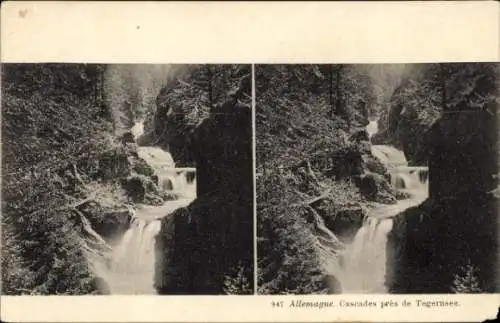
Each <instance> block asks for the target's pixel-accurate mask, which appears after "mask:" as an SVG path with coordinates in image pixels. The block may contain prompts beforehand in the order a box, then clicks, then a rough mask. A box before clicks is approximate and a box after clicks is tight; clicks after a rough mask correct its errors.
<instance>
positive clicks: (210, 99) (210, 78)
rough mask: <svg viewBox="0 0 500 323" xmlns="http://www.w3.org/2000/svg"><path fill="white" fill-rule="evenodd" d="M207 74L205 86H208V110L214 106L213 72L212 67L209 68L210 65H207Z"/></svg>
mask: <svg viewBox="0 0 500 323" xmlns="http://www.w3.org/2000/svg"><path fill="white" fill-rule="evenodd" d="M207 75H208V80H207V86H208V104H209V107H210V110H212V109H213V108H214V94H213V85H212V83H213V82H212V81H213V73H212V69H211V68H210V65H207Z"/></svg>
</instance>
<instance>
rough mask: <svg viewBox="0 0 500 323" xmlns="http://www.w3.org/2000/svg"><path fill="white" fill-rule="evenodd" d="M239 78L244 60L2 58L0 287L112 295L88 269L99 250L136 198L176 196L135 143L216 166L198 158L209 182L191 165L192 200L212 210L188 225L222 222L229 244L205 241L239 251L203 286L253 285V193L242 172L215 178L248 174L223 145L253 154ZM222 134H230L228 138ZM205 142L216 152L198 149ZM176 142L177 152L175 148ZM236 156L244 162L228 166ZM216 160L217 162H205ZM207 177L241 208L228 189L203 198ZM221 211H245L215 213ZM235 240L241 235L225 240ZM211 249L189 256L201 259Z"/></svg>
mask: <svg viewBox="0 0 500 323" xmlns="http://www.w3.org/2000/svg"><path fill="white" fill-rule="evenodd" d="M249 78H250V68H249V66H246V67H245V66H238V65H218V66H215V65H214V66H208V65H189V66H188V65H87V64H4V65H3V66H2V143H3V145H2V146H3V147H2V195H3V196H2V217H1V220H2V223H1V224H2V227H1V228H2V243H1V246H2V248H1V266H2V286H1V288H2V293H3V294H14V295H18V294H34V295H38V294H41V295H46V294H70V295H76V294H90V293H93V294H107V293H110V290H109V286H108V284H107V283H106V281H105V280H104V279H103V277H100V276H99V274H98V273H99V270H98V268H99V267H100V266H102V262H103V259H104V262H105V263H106V262H109V261H111V260H110V258H111V254H112V249H113V247H115V246H116V244H117V242H118V241H119V240H120V239H121V237H122V236H123V234H124V232H125V231H126V230H127V229H128V228H129V226H130V225H131V222H133V217H134V216H135V210H134V209H135V208H136V206H137V205H138V204H141V205H152V206H158V205H162V204H163V203H165V202H166V201H169V200H172V199H175V197H174V196H171V195H170V194H167V193H165V192H164V191H162V190H161V189H160V187H159V182H158V176H157V174H155V171H154V169H153V168H151V167H150V165H148V163H146V162H145V160H143V159H142V158H140V157H139V154H138V147H139V146H140V145H151V146H153V145H154V146H159V147H161V148H164V149H165V150H166V151H167V152H170V153H171V154H172V156H173V158H174V160H175V162H176V163H178V164H180V165H191V166H195V167H198V168H200V166H203V165H200V164H199V163H200V161H208V162H213V163H214V164H213V165H208V166H211V167H212V168H211V169H210V168H209V170H208V174H212V175H214V176H215V179H214V178H208V179H206V178H205V177H206V175H204V174H205V173H206V172H204V171H203V170H201V171H199V172H198V174H197V176H198V177H199V178H198V183H199V185H198V186H199V187H198V189H199V192H198V196H199V197H200V199H199V200H200V201H199V202H198V203H201V202H204V203H202V204H203V205H205V206H206V207H210V208H211V209H212V210H211V211H210V212H208V211H207V214H211V215H212V216H213V217H212V218H211V219H210V221H209V223H208V224H202V225H199V226H197V230H198V231H197V232H198V234H201V235H206V230H209V229H208V226H209V225H211V223H213V222H217V221H224V222H225V223H228V224H230V225H232V228H233V229H234V230H233V231H231V233H229V234H228V235H224V236H223V237H224V238H225V239H226V240H227V239H229V241H231V242H230V243H231V245H220V244H221V243H224V241H216V242H213V243H212V247H213V248H219V250H220V252H226V251H227V252H228V253H229V252H230V251H231V250H232V248H233V249H236V250H237V251H236V252H233V256H231V258H230V260H227V261H225V262H224V263H223V264H219V267H218V268H219V269H221V268H222V269H224V270H223V271H222V272H223V275H224V277H223V278H224V279H225V280H224V279H223V281H222V282H220V283H219V285H221V286H219V288H218V289H217V290H213V292H217V293H248V292H251V291H252V288H253V284H252V283H251V277H252V272H253V269H252V265H251V261H249V259H250V258H251V257H252V255H253V251H252V248H251V246H252V239H251V235H252V227H251V223H252V220H251V214H249V212H250V213H251V209H252V205H251V200H252V198H251V195H249V196H248V193H247V195H245V192H247V191H248V190H250V192H251V191H252V187H251V185H249V184H248V183H252V181H251V180H248V183H243V185H244V186H245V187H242V186H243V185H241V184H240V185H238V184H237V183H236V184H235V183H234V182H232V181H230V180H227V179H226V180H225V181H224V180H223V179H224V178H222V176H228V177H230V178H235V176H236V175H235V174H240V175H241V178H242V179H244V178H245V177H244V176H246V177H248V176H249V175H248V174H249V173H250V176H251V169H250V170H248V168H249V167H248V165H249V164H250V165H251V159H250V160H247V161H246V164H245V163H244V162H242V159H241V156H239V157H240V159H237V158H236V159H234V160H231V159H230V158H231V156H229V155H227V154H225V152H224V149H226V150H228V148H227V147H226V146H228V145H233V146H229V147H233V148H234V151H235V152H236V153H238V152H239V153H240V155H242V156H243V157H245V156H246V159H248V156H247V155H251V154H249V153H247V151H249V150H250V149H251V146H250V142H251V131H250V130H249V129H251V128H250V127H251V123H250V121H249V118H248V117H245V116H248V115H249V113H250V112H249V111H250V108H249V102H250V97H249V95H250V92H251V89H250V87H249V84H250V82H249V81H248V80H249ZM245 80H246V81H245ZM169 111H174V113H173V114H172V113H171V112H170V113H169ZM221 112H224V113H221ZM167 115H168V117H167ZM213 115H216V117H214V118H212V116H213ZM231 116H233V117H231ZM234 116H236V117H234ZM224 117H226V119H227V120H226V121H225V119H224ZM221 118H222V120H221ZM238 118H239V120H240V121H239V122H240V123H239V124H238V127H239V129H233V132H232V134H231V133H230V134H227V133H226V132H225V130H224V129H223V124H224V122H226V123H232V122H233V121H234V119H238ZM141 121H144V124H145V126H144V133H145V134H144V135H143V136H141V137H140V138H137V139H138V140H137V143H136V140H135V139H134V135H133V134H132V133H131V132H130V129H131V128H132V127H133V126H134V124H137V123H138V122H141ZM245 122H246V124H245ZM174 126H175V127H174ZM167 129H168V131H167ZM197 129H198V130H197ZM248 132H250V135H249V134H248ZM196 136H198V137H196ZM232 136H233V137H234V136H236V138H239V139H237V141H236V142H235V141H234V140H233V141H230V140H229V138H231V137H232ZM192 138H195V139H192ZM196 138H198V139H196ZM197 140H198V143H197ZM203 140H205V141H203ZM224 140H226V141H224ZM200 141H202V142H203V144H201V143H199V142H200ZM214 142H215V143H219V144H218V145H217V144H214ZM210 144H212V148H213V149H214V150H213V151H211V152H210V153H211V154H212V156H214V155H215V156H216V157H217V158H211V157H210V156H208V155H207V151H203V150H202V149H201V148H203V145H205V146H206V147H210ZM184 146H185V147H188V148H187V149H184V150H185V151H186V153H185V154H184V153H183V151H184V150H182V149H179V147H184ZM221 149H222V150H221ZM242 152H244V153H242ZM245 154H246V155H245ZM200 156H202V157H200ZM235 160H237V161H238V162H240V163H242V164H241V165H236V166H234V164H235ZM244 160H245V159H243V161H244ZM231 165H233V166H231ZM218 167H219V168H218ZM220 168H222V170H223V171H219V172H216V171H215V170H217V169H220ZM214 169H215V170H214ZM238 172H239V173H238ZM214 180H216V181H219V182H220V183H221V185H218V186H216V187H218V188H219V191H218V192H216V193H217V194H219V195H224V192H226V190H227V191H229V194H228V196H229V195H230V194H233V195H234V193H239V192H241V197H240V199H239V200H238V199H236V201H240V202H241V203H240V208H241V209H239V210H236V209H235V208H236V206H234V203H235V202H232V201H231V200H230V199H229V198H228V199H226V200H224V201H221V202H220V204H216V202H215V199H214V200H210V199H208V198H204V195H206V194H208V193H210V192H205V191H209V190H208V189H206V188H207V187H214V185H213V181H214ZM224 183H226V184H227V185H224ZM234 185H236V186H234ZM212 191H213V190H212ZM219 195H217V196H219ZM231 196H232V195H231ZM224 202H226V205H225V204H223V203H224ZM214 203H215V205H214ZM236 203H237V202H236ZM196 205H198V204H196ZM193 207H195V206H193ZM249 210H250V211H249ZM180 212H184V213H186V212H187V213H189V212H190V211H189V210H183V211H181V210H180ZM235 212H238V214H235ZM219 213H220V214H221V215H220V216H221V217H222V216H225V217H226V218H227V217H230V218H231V219H233V218H234V217H237V218H238V217H240V216H241V217H242V219H243V220H242V221H239V222H238V221H235V220H232V221H227V219H225V220H220V219H217V216H218V214H219ZM247 218H248V219H247ZM203 225H204V226H203ZM238 225H239V226H238ZM177 227H178V228H177V229H176V233H175V235H176V239H181V237H180V236H178V235H179V233H178V232H179V231H182V230H181V229H180V228H181V227H182V225H178V226H177ZM190 230H191V229H190ZM210 230H211V229H210ZM165 234H167V233H165ZM228 237H230V238H228ZM234 237H239V239H238V240H237V241H236V242H234V241H235V240H234ZM245 237H246V238H245ZM230 239H233V240H230ZM184 240H185V241H195V240H196V239H195V238H193V239H192V240H190V239H189V237H184ZM198 243H200V242H198ZM201 243H202V242H201ZM217 243H219V245H218V244H217ZM178 245H179V246H182V242H179V243H178ZM238 248H239V249H238ZM242 248H243V249H244V250H245V251H241V249H242ZM164 252H165V253H167V250H165V251H164ZM214 252H215V251H214ZM214 252H212V253H205V254H201V255H199V257H201V258H200V259H201V261H204V262H207V261H210V258H208V257H213V256H214ZM160 253H161V252H160ZM234 254H237V255H234ZM175 255H176V256H175V257H176V259H177V260H178V261H179V264H178V267H179V268H181V266H182V264H183V263H189V262H190V261H191V260H190V259H191V256H192V255H191V254H189V253H188V254H182V255H179V254H178V253H175ZM200 259H199V260H200ZM207 259H208V260H207ZM169 265H172V264H169ZM186 266H187V265H186ZM184 269H186V271H187V270H189V269H188V268H184ZM210 270H211V269H210V268H201V269H199V271H200V272H201V273H203V272H204V271H210ZM224 288H225V289H224ZM171 292H174V291H171ZM189 292H196V290H190V291H189ZM198 292H199V291H198Z"/></svg>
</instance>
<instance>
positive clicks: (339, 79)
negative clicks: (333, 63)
mask: <svg viewBox="0 0 500 323" xmlns="http://www.w3.org/2000/svg"><path fill="white" fill-rule="evenodd" d="M342 68H343V66H342V65H338V67H337V84H335V86H336V89H335V90H336V91H335V92H336V93H335V105H336V108H335V110H336V111H337V113H341V114H344V109H343V108H342V99H341V91H340V87H341V82H342V73H341V71H342Z"/></svg>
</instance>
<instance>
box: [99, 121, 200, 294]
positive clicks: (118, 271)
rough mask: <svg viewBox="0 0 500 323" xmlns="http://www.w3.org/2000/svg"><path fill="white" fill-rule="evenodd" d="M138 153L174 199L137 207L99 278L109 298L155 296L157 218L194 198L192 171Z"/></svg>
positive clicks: (152, 152) (145, 151) (157, 153)
mask: <svg viewBox="0 0 500 323" xmlns="http://www.w3.org/2000/svg"><path fill="white" fill-rule="evenodd" d="M137 128H141V127H140V126H137V125H136V129H137ZM140 131H141V130H139V132H140ZM134 135H135V134H134ZM139 135H140V134H139ZM136 137H137V136H136ZM138 153H139V156H140V157H141V158H142V159H144V160H145V161H146V162H147V163H148V164H149V165H150V166H151V167H152V168H153V169H154V170H155V173H156V175H157V176H158V183H159V187H160V189H163V190H164V191H167V192H169V193H172V194H173V195H174V196H176V197H177V199H175V200H172V201H167V202H165V203H164V204H163V205H161V206H151V205H138V206H137V209H136V211H135V216H134V218H133V220H132V223H131V224H130V227H129V229H128V230H127V231H126V232H125V234H124V235H123V237H122V238H121V240H120V241H119V242H118V244H117V245H116V246H115V247H114V248H113V252H112V259H111V264H110V266H109V268H108V270H106V271H105V273H104V274H102V276H103V278H104V279H105V280H106V282H107V283H108V285H109V287H110V290H111V293H112V294H156V290H155V288H154V275H155V262H156V261H157V260H158V259H156V257H157V256H158V255H159V253H156V252H155V237H156V235H157V234H158V233H159V231H160V228H161V218H163V217H165V216H168V215H169V214H171V213H172V212H174V211H175V210H177V209H178V208H181V207H185V206H187V205H188V204H190V203H191V202H192V201H193V200H194V199H195V198H196V178H195V174H196V169H195V168H176V167H175V164H174V161H173V159H172V156H171V155H170V153H168V152H166V151H164V150H162V149H160V148H157V147H139V149H138ZM166 183H168V184H166ZM101 272H102V271H101Z"/></svg>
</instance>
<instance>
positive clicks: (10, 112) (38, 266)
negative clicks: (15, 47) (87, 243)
mask: <svg viewBox="0 0 500 323" xmlns="http://www.w3.org/2000/svg"><path fill="white" fill-rule="evenodd" d="M103 70H104V68H103V66H100V65H85V64H7V65H3V71H2V94H3V96H2V108H3V111H2V112H3V120H2V125H3V127H2V139H3V150H2V153H3V154H2V173H3V174H2V175H3V176H2V182H3V200H2V267H3V269H6V270H7V271H5V270H2V283H3V292H4V293H10V294H21V293H32V294H87V293H90V292H92V291H93V290H94V289H95V286H94V283H93V278H94V277H93V274H92V273H90V271H89V268H88V265H87V262H86V260H85V257H84V255H83V252H82V250H81V248H80V241H81V238H80V237H79V235H78V232H77V229H76V225H75V223H74V222H73V215H72V211H71V207H70V205H71V204H72V203H74V202H75V201H76V200H77V199H80V198H84V196H85V194H86V192H85V190H83V189H82V188H83V186H82V184H83V183H84V182H87V181H90V180H91V177H92V176H93V170H95V171H96V174H94V175H96V176H98V175H97V173H98V172H99V171H103V165H102V164H101V165H95V164H96V163H95V161H96V160H102V159H103V158H102V157H104V156H106V155H107V156H109V157H110V158H111V159H109V158H108V165H110V166H111V167H110V168H111V169H114V168H115V165H114V160H115V158H114V157H113V156H114V153H113V151H114V150H116V146H115V145H114V144H113V141H112V139H111V138H110V137H109V136H108V135H107V134H108V131H109V130H110V128H111V120H110V119H109V115H107V113H106V108H105V106H104V105H103V104H102V103H103V102H102V88H101V86H100V85H101V83H102V82H101V81H102V80H101V77H100V75H101V73H102V72H103ZM110 154H111V155H110ZM94 166H95V167H94ZM19 277H22V280H20V279H19Z"/></svg>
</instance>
